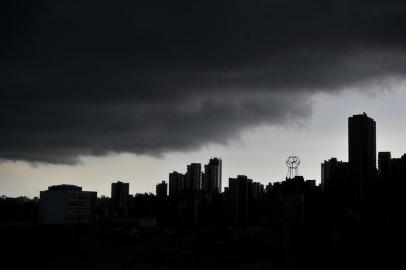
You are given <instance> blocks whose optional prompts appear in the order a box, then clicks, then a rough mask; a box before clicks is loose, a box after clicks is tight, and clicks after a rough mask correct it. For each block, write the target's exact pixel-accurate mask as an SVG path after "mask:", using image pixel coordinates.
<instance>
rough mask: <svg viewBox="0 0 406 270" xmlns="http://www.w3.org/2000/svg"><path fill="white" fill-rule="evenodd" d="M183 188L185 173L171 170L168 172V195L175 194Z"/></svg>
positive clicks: (182, 190)
mask: <svg viewBox="0 0 406 270" xmlns="http://www.w3.org/2000/svg"><path fill="white" fill-rule="evenodd" d="M184 190H185V175H183V174H181V173H178V172H172V173H170V174H169V196H176V195H179V194H181V193H182V192H184Z"/></svg>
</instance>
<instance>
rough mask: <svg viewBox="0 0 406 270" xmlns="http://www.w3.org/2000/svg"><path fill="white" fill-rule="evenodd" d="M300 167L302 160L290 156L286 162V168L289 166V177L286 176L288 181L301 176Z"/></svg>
mask: <svg viewBox="0 0 406 270" xmlns="http://www.w3.org/2000/svg"><path fill="white" fill-rule="evenodd" d="M299 165H300V159H299V158H298V157H297V156H290V157H289V158H288V159H287V160H286V166H288V175H287V176H286V179H292V178H295V176H298V175H299Z"/></svg>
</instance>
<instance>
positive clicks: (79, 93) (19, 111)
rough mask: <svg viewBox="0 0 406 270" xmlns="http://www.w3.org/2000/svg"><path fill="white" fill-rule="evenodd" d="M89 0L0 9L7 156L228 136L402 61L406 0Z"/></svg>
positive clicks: (183, 146)
mask: <svg viewBox="0 0 406 270" xmlns="http://www.w3.org/2000/svg"><path fill="white" fill-rule="evenodd" d="M82 2H84V1H80V2H76V1H57V2H56V3H54V2H52V1H50V2H48V1H16V2H14V3H12V4H9V6H3V7H2V8H1V9H0V10H2V11H1V12H2V14H0V15H1V16H0V18H1V20H2V21H1V33H2V35H1V37H0V42H1V45H0V71H1V74H0V89H1V90H0V91H1V92H0V121H1V126H0V159H3V160H26V161H30V162H47V163H67V164H75V163H76V162H78V157H79V156H80V155H105V154H108V153H113V152H114V153H118V152H130V153H138V154H150V155H157V154H161V153H165V152H169V151H186V150H192V149H196V148H198V147H201V146H203V145H205V144H208V143H227V141H228V140H229V139H230V138H236V137H238V135H239V133H240V132H241V131H242V130H244V129H246V128H248V127H254V126H258V125H264V124H266V125H275V124H277V125H285V124H288V123H290V122H296V121H301V120H303V119H306V118H307V117H309V116H310V115H311V110H312V104H311V102H310V98H311V96H312V95H314V94H315V93H319V92H337V91H340V90H341V89H343V88H345V87H350V86H354V85H357V84H360V83H364V82H368V81H380V80H384V79H386V78H392V77H400V78H401V77H403V76H404V75H405V70H406V41H405V35H404V33H405V32H406V4H404V3H403V1H338V0H335V1H298V0H297V1H293V0H291V1H289V0H288V1H272V0H271V1H269V0H267V1H265V0H261V1H236V0H234V1H231V0H229V1H225V0H217V1H207V0H206V1H164V0H155V1H134V2H133V3H132V4H131V5H127V4H126V5H124V4H120V3H116V2H114V3H113V2H107V1H85V2H86V3H82ZM1 5H6V4H1Z"/></svg>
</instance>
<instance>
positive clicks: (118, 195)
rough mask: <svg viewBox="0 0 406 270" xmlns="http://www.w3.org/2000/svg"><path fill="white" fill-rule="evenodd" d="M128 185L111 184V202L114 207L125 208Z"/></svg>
mask: <svg viewBox="0 0 406 270" xmlns="http://www.w3.org/2000/svg"><path fill="white" fill-rule="evenodd" d="M129 192H130V184H129V183H123V182H120V181H118V182H116V183H112V184H111V201H112V203H113V204H114V205H115V206H118V207H125V206H127V203H128V197H129V194H130V193H129Z"/></svg>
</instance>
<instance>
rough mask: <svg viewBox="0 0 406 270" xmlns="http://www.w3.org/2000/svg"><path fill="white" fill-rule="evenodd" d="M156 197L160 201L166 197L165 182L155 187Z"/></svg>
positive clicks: (166, 187) (166, 188)
mask: <svg viewBox="0 0 406 270" xmlns="http://www.w3.org/2000/svg"><path fill="white" fill-rule="evenodd" d="M156 196H157V197H158V198H160V199H163V198H166V197H167V196H168V184H167V183H166V182H165V181H162V183H159V184H158V185H156Z"/></svg>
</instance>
